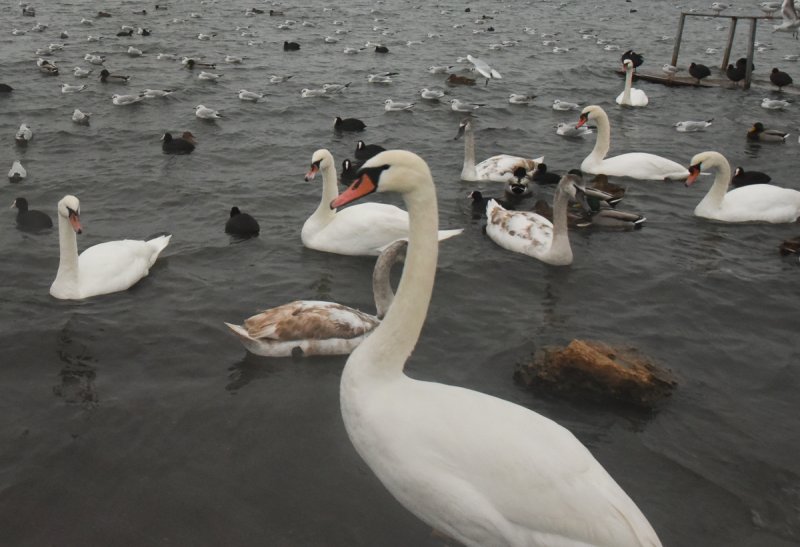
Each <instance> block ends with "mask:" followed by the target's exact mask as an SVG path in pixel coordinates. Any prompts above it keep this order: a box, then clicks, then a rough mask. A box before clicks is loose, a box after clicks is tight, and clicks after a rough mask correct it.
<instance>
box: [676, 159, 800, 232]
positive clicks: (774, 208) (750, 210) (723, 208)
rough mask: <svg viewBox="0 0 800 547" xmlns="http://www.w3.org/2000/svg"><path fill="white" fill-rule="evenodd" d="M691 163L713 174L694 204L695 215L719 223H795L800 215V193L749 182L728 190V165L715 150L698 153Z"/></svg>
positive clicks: (729, 175)
mask: <svg viewBox="0 0 800 547" xmlns="http://www.w3.org/2000/svg"><path fill="white" fill-rule="evenodd" d="M692 165H700V166H701V168H707V169H714V168H716V170H717V174H716V176H715V177H714V184H712V185H711V188H709V190H708V193H707V194H706V195H705V197H704V198H703V199H702V200H701V201H700V203H699V204H698V205H697V207H695V210H694V214H695V215H696V216H699V217H703V218H709V219H712V220H720V221H723V222H772V223H776V224H777V223H784V222H795V221H796V220H797V219H798V217H800V192H799V191H797V190H793V189H791V188H781V187H780V186H775V185H774V184H750V185H747V186H742V187H741V188H735V189H733V190H731V191H730V192H729V191H728V187H729V185H730V180H731V166H730V164H729V163H728V160H726V159H725V157H724V156H723V155H722V154H719V153H718V152H702V153H700V154H697V155H696V156H694V157H693V158H692Z"/></svg>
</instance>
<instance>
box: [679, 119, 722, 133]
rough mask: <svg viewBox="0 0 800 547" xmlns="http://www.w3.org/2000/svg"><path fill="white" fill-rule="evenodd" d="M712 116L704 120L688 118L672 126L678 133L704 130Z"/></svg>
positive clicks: (709, 123)
mask: <svg viewBox="0 0 800 547" xmlns="http://www.w3.org/2000/svg"><path fill="white" fill-rule="evenodd" d="M713 121H714V118H711V119H709V120H705V121H693V120H688V121H685V122H677V123H676V124H675V125H674V126H673V127H675V129H676V130H677V131H679V132H680V133H694V132H695V131H705V130H706V128H707V127H708V126H710V125H711V122H713Z"/></svg>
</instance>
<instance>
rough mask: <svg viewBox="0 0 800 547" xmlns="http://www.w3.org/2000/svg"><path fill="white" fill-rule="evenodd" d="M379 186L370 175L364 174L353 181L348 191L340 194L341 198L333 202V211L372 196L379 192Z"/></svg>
mask: <svg viewBox="0 0 800 547" xmlns="http://www.w3.org/2000/svg"><path fill="white" fill-rule="evenodd" d="M377 188H378V186H377V185H376V184H375V182H373V180H372V179H371V178H370V176H369V173H362V174H361V176H359V177H358V178H357V179H356V180H354V181H353V184H351V185H350V186H349V187H348V188H347V190H345V191H344V192H342V193H341V194H339V196H338V197H337V198H336V199H334V200H333V201H331V209H336V208H337V207H341V206H342V205H347V204H348V203H350V202H351V201H355V200H357V199H359V198H362V197H364V196H366V195H367V194H371V193H372V192H374V191H375V190H377Z"/></svg>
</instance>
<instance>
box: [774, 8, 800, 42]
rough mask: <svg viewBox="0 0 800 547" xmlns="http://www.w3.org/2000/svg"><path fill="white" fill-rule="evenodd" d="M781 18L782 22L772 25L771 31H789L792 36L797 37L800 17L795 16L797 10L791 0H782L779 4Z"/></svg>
mask: <svg viewBox="0 0 800 547" xmlns="http://www.w3.org/2000/svg"><path fill="white" fill-rule="evenodd" d="M781 18H782V19H783V22H781V24H780V25H774V26H773V27H772V32H791V33H792V36H794V37H795V38H797V29H798V27H800V17H798V16H797V10H795V8H794V1H793V0H783V4H782V5H781Z"/></svg>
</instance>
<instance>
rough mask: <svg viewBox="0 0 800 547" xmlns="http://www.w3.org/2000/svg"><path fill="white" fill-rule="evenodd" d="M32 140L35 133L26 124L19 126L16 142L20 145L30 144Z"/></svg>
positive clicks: (15, 137)
mask: <svg viewBox="0 0 800 547" xmlns="http://www.w3.org/2000/svg"><path fill="white" fill-rule="evenodd" d="M32 138H33V131H32V130H31V128H30V127H28V125H27V124H24V123H23V124H21V125H20V126H19V129H18V130H17V133H16V135H14V140H15V141H17V143H18V144H28V142H29V141H30V140H31V139H32Z"/></svg>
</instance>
